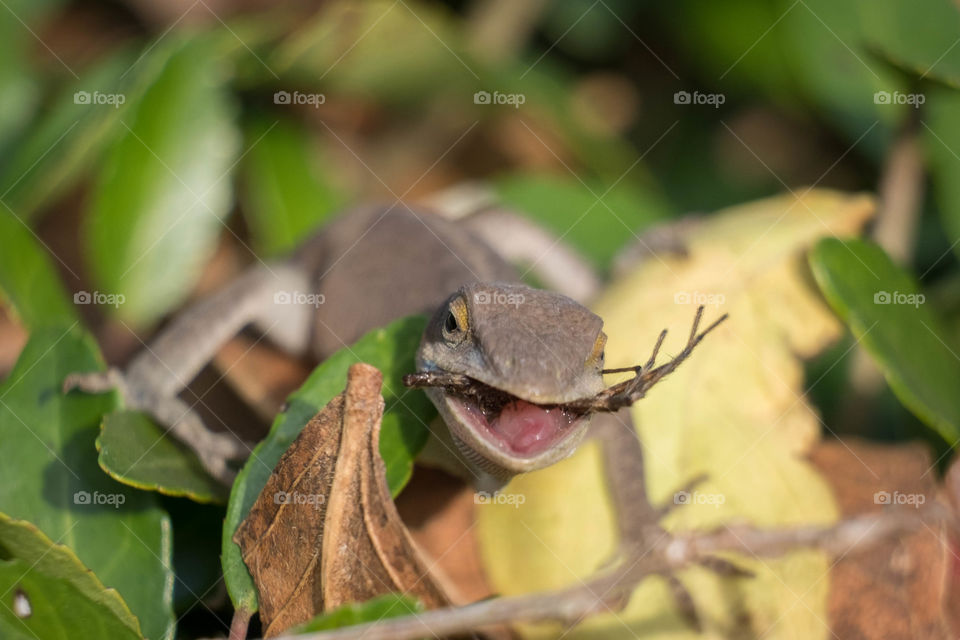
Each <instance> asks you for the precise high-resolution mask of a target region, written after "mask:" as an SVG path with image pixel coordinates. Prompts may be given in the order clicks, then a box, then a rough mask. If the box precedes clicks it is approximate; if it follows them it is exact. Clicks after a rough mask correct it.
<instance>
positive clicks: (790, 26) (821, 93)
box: [758, 0, 906, 153]
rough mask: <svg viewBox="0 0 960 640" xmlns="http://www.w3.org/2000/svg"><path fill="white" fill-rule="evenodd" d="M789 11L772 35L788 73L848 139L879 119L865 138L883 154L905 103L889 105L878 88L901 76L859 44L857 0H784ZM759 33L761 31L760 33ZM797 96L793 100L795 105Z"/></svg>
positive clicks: (892, 87)
mask: <svg viewBox="0 0 960 640" xmlns="http://www.w3.org/2000/svg"><path fill="white" fill-rule="evenodd" d="M779 12H785V13H784V15H785V17H784V19H783V21H782V22H779V23H778V24H777V26H776V28H775V30H774V33H771V34H770V36H769V37H771V38H774V39H775V40H777V41H778V42H779V44H780V46H782V47H783V50H784V55H785V57H786V59H787V62H788V64H789V75H790V76H791V77H792V78H793V79H794V81H795V82H796V83H797V85H798V86H799V88H800V90H801V91H802V92H803V95H804V97H805V98H807V99H808V100H810V101H812V102H814V103H815V104H816V105H817V107H818V108H819V109H820V110H821V111H823V112H824V113H826V115H827V116H829V117H830V119H831V121H832V122H834V123H835V124H836V125H837V126H839V127H840V128H841V129H842V130H843V131H844V133H845V134H846V135H847V137H848V139H852V140H857V141H858V142H861V140H860V139H861V137H862V136H864V135H865V133H866V132H867V131H869V130H872V128H873V126H874V125H875V124H876V122H877V120H880V121H881V122H882V123H883V124H881V126H880V127H878V128H877V130H876V131H873V132H872V133H873V134H874V135H872V136H868V137H867V138H866V139H864V140H863V141H862V142H863V143H866V145H867V146H870V147H872V148H873V149H874V150H875V151H877V152H878V153H879V152H880V151H881V150H882V143H883V139H882V137H881V136H879V135H878V134H881V133H882V134H884V135H888V134H889V132H888V131H887V127H886V126H884V125H887V126H892V125H894V124H895V123H896V122H898V121H899V120H900V119H901V118H902V115H903V113H905V109H906V107H905V106H904V105H897V104H884V103H880V102H878V99H877V98H876V97H875V96H876V94H877V92H879V91H886V92H894V91H896V90H897V89H898V88H900V86H899V82H898V81H899V78H898V77H897V76H896V75H895V74H894V73H893V70H892V69H890V68H889V67H888V66H887V65H884V64H883V63H881V62H879V61H877V60H876V59H875V58H874V57H873V56H871V55H870V53H869V52H868V51H867V50H866V49H865V48H863V47H862V46H859V45H861V44H862V39H863V37H862V29H863V25H862V21H863V18H862V12H861V11H859V10H858V6H857V5H856V3H854V2H831V0H806V1H805V2H804V3H801V4H797V5H795V6H793V3H792V2H790V0H779V11H778V13H779ZM758 35H759V34H758ZM796 104H797V100H796V99H793V100H791V101H790V104H789V107H790V108H793V109H795V108H796Z"/></svg>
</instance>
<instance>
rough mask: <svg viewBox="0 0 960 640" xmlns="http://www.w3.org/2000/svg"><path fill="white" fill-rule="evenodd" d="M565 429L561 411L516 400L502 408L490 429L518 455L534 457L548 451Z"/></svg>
mask: <svg viewBox="0 0 960 640" xmlns="http://www.w3.org/2000/svg"><path fill="white" fill-rule="evenodd" d="M565 425H566V421H565V420H564V419H563V416H562V413H561V411H560V409H556V408H554V409H544V408H542V407H538V406H537V405H534V404H530V403H529V402H524V401H523V400H517V401H516V402H511V403H510V404H509V405H507V406H506V407H504V408H503V411H501V412H500V415H499V416H498V417H496V418H494V419H493V421H492V423H491V424H490V428H491V429H492V430H493V431H495V432H496V433H498V434H499V435H500V436H501V437H502V438H503V439H504V440H506V441H507V442H508V443H509V444H510V448H511V449H513V450H514V451H516V452H517V453H520V454H532V453H539V452H540V451H542V450H544V449H546V448H547V447H548V446H549V445H550V443H551V442H552V441H553V440H554V439H555V438H556V436H557V434H559V433H560V429H561V427H562V426H565Z"/></svg>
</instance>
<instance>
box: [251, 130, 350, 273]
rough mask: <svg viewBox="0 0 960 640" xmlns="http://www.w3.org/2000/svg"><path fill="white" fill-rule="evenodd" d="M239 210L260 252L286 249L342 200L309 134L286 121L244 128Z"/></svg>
mask: <svg viewBox="0 0 960 640" xmlns="http://www.w3.org/2000/svg"><path fill="white" fill-rule="evenodd" d="M247 133H248V135H247V148H248V149H249V152H248V153H247V155H246V156H245V157H244V161H243V174H244V180H243V185H244V189H243V196H242V202H243V212H244V214H245V215H246V219H247V221H248V222H249V224H250V231H251V235H252V236H253V238H254V240H255V241H256V243H257V247H258V248H259V249H260V250H261V252H262V253H264V254H266V255H277V254H281V253H285V252H288V251H290V250H292V249H294V248H295V247H296V246H298V245H299V244H300V242H301V241H303V240H304V238H305V237H306V236H307V235H308V234H309V233H310V232H311V231H313V230H315V229H316V228H317V227H318V226H319V225H321V224H322V223H323V222H324V221H325V220H327V219H328V218H330V216H331V215H332V214H334V213H336V211H337V209H339V208H340V206H342V205H343V204H344V202H345V198H344V196H343V195H342V194H341V193H340V190H339V189H338V188H337V187H336V185H335V184H334V183H333V181H332V180H330V178H329V172H330V168H329V167H325V166H323V159H322V158H320V157H319V156H318V154H317V151H318V150H317V148H316V145H315V144H313V141H312V140H311V137H310V134H309V133H308V132H307V131H306V130H304V129H303V128H302V127H299V126H297V125H296V124H294V123H292V122H290V121H288V120H275V119H268V118H260V119H257V120H256V121H254V122H253V123H251V124H250V126H248V127H247Z"/></svg>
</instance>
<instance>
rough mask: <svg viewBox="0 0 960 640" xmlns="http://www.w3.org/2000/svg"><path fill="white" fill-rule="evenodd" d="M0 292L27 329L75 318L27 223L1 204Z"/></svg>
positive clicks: (51, 267) (55, 275)
mask: <svg viewBox="0 0 960 640" xmlns="http://www.w3.org/2000/svg"><path fill="white" fill-rule="evenodd" d="M0 294H2V295H3V297H4V298H5V299H6V300H7V302H9V303H10V305H11V307H12V308H13V311H14V313H15V314H16V315H17V316H18V317H19V318H20V321H21V322H22V323H23V324H24V325H26V326H27V327H28V328H31V329H35V328H37V327H41V326H45V325H46V326H49V325H52V324H64V323H65V324H70V323H71V322H75V321H76V320H77V313H76V309H75V308H74V307H73V305H71V304H70V302H69V301H68V300H69V298H67V292H66V290H65V289H64V288H63V284H62V283H61V282H60V276H59V275H58V274H57V271H56V269H55V268H54V266H53V263H52V261H51V259H50V254H48V253H47V251H46V249H45V248H44V247H43V246H41V244H40V239H39V238H38V237H37V236H36V235H35V234H34V233H33V231H31V230H30V228H29V227H28V226H27V223H26V222H25V221H23V220H19V219H17V217H16V216H15V215H14V214H13V212H12V211H10V210H9V209H8V208H6V207H3V206H0Z"/></svg>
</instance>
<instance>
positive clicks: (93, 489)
mask: <svg viewBox="0 0 960 640" xmlns="http://www.w3.org/2000/svg"><path fill="white" fill-rule="evenodd" d="M102 367H103V363H102V361H101V359H100V356H99V353H98V351H97V348H96V345H95V344H94V343H93V340H92V339H91V338H90V337H89V336H87V335H86V334H84V333H82V332H81V331H79V330H77V329H64V328H62V327H60V328H53V327H51V328H46V329H41V330H35V331H34V332H33V334H32V335H31V337H30V340H29V342H28V343H27V346H26V347H24V349H23V352H22V353H21V354H20V358H19V359H18V360H17V364H16V366H15V367H14V369H13V371H12V372H11V374H10V377H9V378H8V379H7V380H6V381H5V382H4V383H3V384H2V385H0V442H2V443H3V444H2V447H3V449H2V450H3V454H4V461H3V464H2V465H0V511H2V512H4V513H6V514H8V515H9V516H10V517H12V518H16V519H22V520H29V521H30V522H32V523H33V524H35V525H36V526H37V527H38V528H39V529H40V530H41V531H43V533H44V534H46V535H47V536H48V537H50V539H52V540H53V541H54V542H55V543H57V544H63V545H66V546H67V547H69V548H70V549H72V550H73V551H74V552H75V553H76V554H77V557H78V558H79V559H80V561H81V562H82V563H83V564H84V565H85V566H87V567H88V568H89V569H90V570H92V571H93V572H94V573H95V574H96V576H97V577H98V578H99V579H100V580H101V581H102V582H103V583H104V584H105V585H107V586H108V587H113V588H115V589H116V590H117V591H118V592H119V593H120V595H121V597H123V599H124V600H125V601H126V603H127V604H128V605H129V607H130V609H131V610H132V611H133V613H134V614H135V615H136V616H137V618H138V619H139V621H140V627H141V629H142V630H143V634H144V635H145V636H146V637H148V638H150V639H151V640H160V639H162V638H170V637H172V636H173V632H174V619H173V612H172V608H171V599H172V594H173V572H172V570H171V568H170V553H171V533H170V522H169V519H168V518H167V515H166V513H164V511H163V510H162V509H160V508H159V507H158V506H157V503H156V498H155V496H153V495H151V494H148V493H145V492H142V491H137V490H135V489H131V488H130V487H126V486H124V485H122V484H119V483H117V482H115V481H113V480H112V479H110V477H109V476H107V475H106V474H105V473H103V471H102V470H101V469H100V468H99V467H98V466H97V462H96V447H95V446H94V441H95V440H96V437H97V425H98V424H99V422H100V418H101V416H102V415H103V414H104V413H107V412H109V411H111V410H113V409H114V408H115V407H116V406H117V398H116V396H115V394H112V393H110V394H99V395H88V394H84V393H81V392H78V391H74V392H71V393H69V394H64V393H63V392H62V391H61V385H62V384H63V379H64V377H66V375H67V374H68V373H72V372H75V371H96V370H99V369H102Z"/></svg>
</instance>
